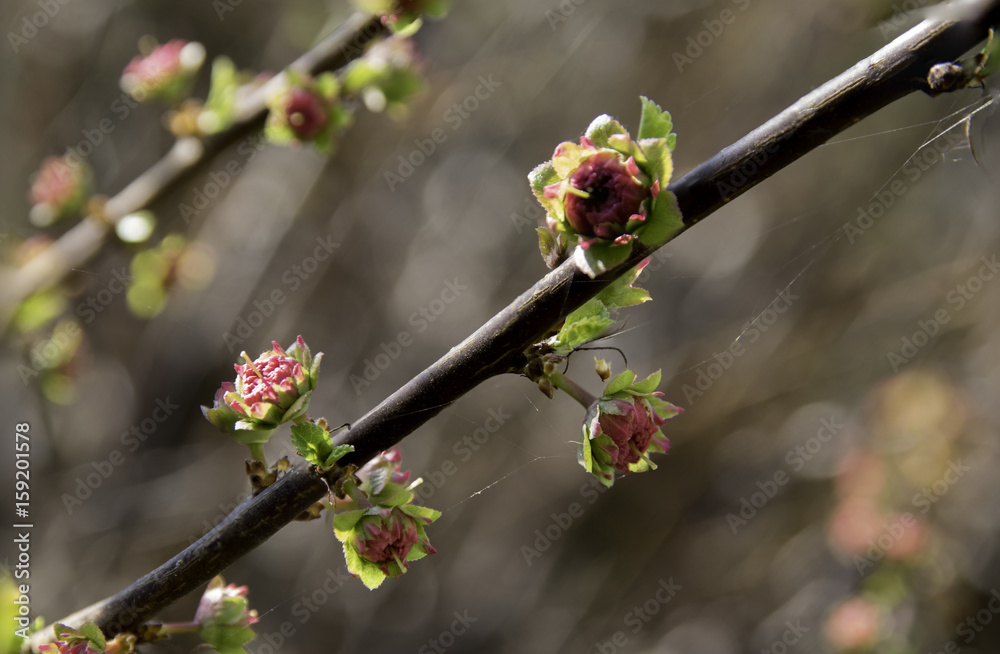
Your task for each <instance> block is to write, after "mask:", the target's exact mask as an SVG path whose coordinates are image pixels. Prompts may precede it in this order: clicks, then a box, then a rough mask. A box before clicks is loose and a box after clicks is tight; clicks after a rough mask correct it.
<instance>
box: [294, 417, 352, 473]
mask: <svg viewBox="0 0 1000 654" xmlns="http://www.w3.org/2000/svg"><path fill="white" fill-rule="evenodd" d="M292 445H294V446H295V449H296V450H297V451H298V453H299V456H301V457H302V458H303V459H305V460H306V461H308V462H309V463H311V464H313V465H315V466H326V465H328V464H327V459H328V458H329V457H330V456H331V455H332V454H333V452H334V450H333V438H331V437H330V432H328V431H327V430H325V429H323V428H322V427H320V426H319V425H317V424H315V423H312V422H300V423H296V424H293V425H292ZM341 447H343V446H341ZM348 447H350V446H348ZM338 449H340V448H338ZM352 449H353V448H352ZM346 453H347V452H344V453H342V454H341V455H340V456H343V455H344V454H346ZM338 458H339V457H338Z"/></svg>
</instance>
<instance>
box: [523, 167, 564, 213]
mask: <svg viewBox="0 0 1000 654" xmlns="http://www.w3.org/2000/svg"><path fill="white" fill-rule="evenodd" d="M558 181H559V175H557V174H556V169H555V166H553V165H552V162H551V161H546V162H545V163H540V164H538V165H537V166H535V167H534V169H533V170H532V171H531V172H530V173H528V182H530V183H531V190H532V192H533V193H534V194H535V197H536V198H538V201H539V202H541V203H542V205H543V206H546V207H547V206H548V204H549V202H550V200H549V199H548V198H546V197H545V187H546V186H549V185H550V184H555V183H556V182H558Z"/></svg>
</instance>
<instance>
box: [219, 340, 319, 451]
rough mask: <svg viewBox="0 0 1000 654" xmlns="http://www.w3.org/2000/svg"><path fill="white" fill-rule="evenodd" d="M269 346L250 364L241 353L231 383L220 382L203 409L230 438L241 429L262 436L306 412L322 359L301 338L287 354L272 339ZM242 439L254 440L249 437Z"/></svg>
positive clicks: (245, 355)
mask: <svg viewBox="0 0 1000 654" xmlns="http://www.w3.org/2000/svg"><path fill="white" fill-rule="evenodd" d="M271 345H272V349H271V350H268V351H267V352H264V353H263V354H261V355H260V356H259V357H257V359H256V360H253V361H251V360H250V357H248V356H247V354H246V352H244V353H243V356H244V358H245V359H246V363H244V364H242V365H241V364H236V365H235V366H233V367H234V368H235V369H236V373H237V375H236V381H235V383H231V382H224V383H223V384H222V387H221V388H220V389H219V390H218V391H216V393H215V400H214V403H213V406H212V407H211V408H208V407H202V413H204V414H205V417H206V418H208V420H209V421H210V422H212V424H214V425H215V426H216V427H219V429H221V430H223V431H225V432H229V433H234V435H235V434H236V433H237V432H239V431H241V430H244V431H246V430H250V431H253V430H258V431H262V432H263V431H266V430H272V429H274V428H275V427H277V426H278V425H279V424H281V423H283V422H287V421H289V420H295V419H296V418H298V417H300V416H301V415H303V414H304V413H305V410H306V408H307V407H308V404H309V396H310V395H311V394H312V391H313V389H314V388H316V378H317V377H318V375H319V364H320V360H321V359H322V357H323V355H322V353H320V354H317V355H316V356H315V357H314V356H312V353H311V352H310V351H309V347H308V346H307V345H306V343H305V341H304V340H303V339H302V336H299V337H298V338H297V339H296V340H295V344H294V345H292V346H291V347H290V348H288V352H286V351H285V350H284V349H282V347H281V346H280V345H278V343H277V342H276V341H272V342H271ZM244 440H245V442H247V443H249V442H257V441H254V440H253V439H252V437H251V438H250V440H246V439H244ZM264 440H266V437H265V438H264ZM261 442H263V441H261Z"/></svg>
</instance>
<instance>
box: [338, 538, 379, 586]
mask: <svg viewBox="0 0 1000 654" xmlns="http://www.w3.org/2000/svg"><path fill="white" fill-rule="evenodd" d="M344 561H345V562H346V563H347V571H348V572H350V573H351V574H353V575H356V576H357V577H359V578H360V579H361V583H363V584H364V585H365V587H367V588H368V590H375V589H376V588H378V587H379V586H381V585H382V582H383V581H385V573H384V572H382V570H381V569H380V568H379V567H378V566H377V565H375V564H374V563H372V562H371V561H367V560H365V559H363V558H361V554H359V553H358V551H357V550H356V549H354V546H353V545H348V544H347V543H344Z"/></svg>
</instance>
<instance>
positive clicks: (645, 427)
mask: <svg viewBox="0 0 1000 654" xmlns="http://www.w3.org/2000/svg"><path fill="white" fill-rule="evenodd" d="M612 402H613V405H614V408H615V410H616V411H617V412H618V413H611V412H605V411H602V412H601V414H600V418H599V419H598V421H599V425H600V430H601V433H604V434H607V435H608V436H610V437H611V440H612V441H613V442H614V444H615V446H616V448H615V449H613V450H612V451H609V454H610V455H611V460H612V464H613V465H614V467H615V468H617V469H618V470H621V471H622V472H628V470H629V468H628V467H629V465H630V464H632V463H637V462H638V461H639V459H640V458H642V455H643V454H645V452H646V450H647V449H649V444H650V442H651V441H652V439H653V436H654V435H655V434H657V433H658V432H659V431H660V427H661V426H662V425H663V424H664V423H665V422H666V420H665V419H663V418H661V417H660V416H659V415H657V413H656V412H655V411H653V410H652V409H650V408H649V406H648V404H647V402H646V400H645V399H644V398H642V397H634V398H633V399H632V401H631V402H628V401H626V400H613V401H612ZM663 440H664V441H666V439H663ZM665 445H666V447H665V448H664V450H666V449H667V448H669V443H665Z"/></svg>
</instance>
